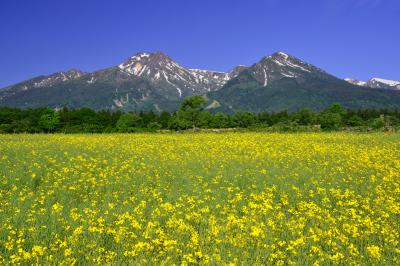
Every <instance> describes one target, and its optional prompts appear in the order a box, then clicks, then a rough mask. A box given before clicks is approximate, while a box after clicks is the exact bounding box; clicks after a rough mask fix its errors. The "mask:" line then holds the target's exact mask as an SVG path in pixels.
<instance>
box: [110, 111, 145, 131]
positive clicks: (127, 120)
mask: <svg viewBox="0 0 400 266" xmlns="http://www.w3.org/2000/svg"><path fill="white" fill-rule="evenodd" d="M140 122H141V118H140V116H138V115H137V114H134V113H126V114H123V115H121V116H120V118H119V120H118V122H117V124H116V127H117V130H118V131H119V132H132V131H134V128H135V127H138V126H139V125H140Z"/></svg>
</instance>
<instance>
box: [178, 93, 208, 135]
mask: <svg viewBox="0 0 400 266" xmlns="http://www.w3.org/2000/svg"><path fill="white" fill-rule="evenodd" d="M205 103H206V100H205V99H204V97H202V96H191V97H189V98H186V99H184V100H183V101H182V103H181V105H180V107H179V110H178V119H180V120H184V121H185V122H186V123H180V124H187V123H190V125H191V127H192V128H193V130H194V129H195V128H196V127H198V126H199V124H200V119H199V117H200V113H201V111H202V110H203V108H204V104H205Z"/></svg>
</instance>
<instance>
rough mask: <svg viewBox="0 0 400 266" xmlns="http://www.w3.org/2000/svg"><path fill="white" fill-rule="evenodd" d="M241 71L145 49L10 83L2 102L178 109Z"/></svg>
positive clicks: (135, 108) (125, 108)
mask: <svg viewBox="0 0 400 266" xmlns="http://www.w3.org/2000/svg"><path fill="white" fill-rule="evenodd" d="M236 73H237V68H235V69H234V70H233V72H232V73H223V72H215V71H207V70H198V69H187V68H184V67H182V66H181V65H179V64H178V63H176V62H175V61H173V60H172V59H171V58H170V57H168V56H167V55H165V54H163V53H161V52H155V53H144V52H142V53H138V54H136V55H135V56H132V57H130V58H128V59H127V60H126V61H125V62H123V63H121V64H120V65H118V66H116V67H111V68H107V69H104V70H99V71H96V72H93V73H84V72H81V71H78V70H71V71H68V72H59V73H55V74H52V75H50V76H40V77H37V78H34V79H31V80H28V81H24V82H21V83H19V84H16V85H13V86H10V87H7V88H5V89H4V90H2V91H0V105H5V106H16V107H39V106H49V107H62V106H68V107H71V108H79V107H91V108H95V109H120V108H121V109H124V110H146V109H147V110H150V109H151V110H156V111H161V110H170V111H172V110H175V109H176V108H177V106H178V105H179V102H180V100H181V99H182V98H184V97H187V96H191V95H204V94H206V93H207V92H210V91H215V90H218V89H219V88H221V87H222V86H223V85H224V84H225V83H226V82H227V81H228V80H229V79H230V78H232V77H234V76H235V75H237V74H236Z"/></svg>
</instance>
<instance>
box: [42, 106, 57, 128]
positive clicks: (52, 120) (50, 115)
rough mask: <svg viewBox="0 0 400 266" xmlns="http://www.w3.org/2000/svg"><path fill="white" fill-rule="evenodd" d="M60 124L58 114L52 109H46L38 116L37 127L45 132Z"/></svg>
mask: <svg viewBox="0 0 400 266" xmlns="http://www.w3.org/2000/svg"><path fill="white" fill-rule="evenodd" d="M59 124H60V114H59V113H58V112H55V111H53V110H46V112H45V113H44V114H42V115H41V116H40V120H39V127H40V128H41V129H43V130H44V131H45V132H53V131H54V130H55V129H56V128H57V126H58V125H59Z"/></svg>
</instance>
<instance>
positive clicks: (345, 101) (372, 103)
mask: <svg viewBox="0 0 400 266" xmlns="http://www.w3.org/2000/svg"><path fill="white" fill-rule="evenodd" d="M208 95H209V98H211V99H212V100H215V101H217V102H218V103H219V107H218V108H215V110H214V111H225V112H234V111H239V110H245V111H254V112H260V111H282V110H288V111H295V110H297V109H299V108H305V107H307V108H311V109H314V110H321V109H324V108H326V107H328V106H329V105H331V104H333V103H336V102H338V103H341V104H342V105H343V106H345V107H347V108H353V109H358V108H384V107H387V108H391V107H397V108H398V107H400V94H399V93H397V92H395V91H389V90H381V89H372V88H366V87H360V86H356V85H353V84H350V83H348V82H346V81H344V80H341V79H338V78H336V77H334V76H332V75H330V74H328V73H326V72H325V71H323V70H321V69H319V68H317V67H315V66H313V65H310V64H308V63H305V62H302V61H301V60H299V59H297V58H295V57H293V56H290V55H288V54H286V53H283V52H278V53H275V54H273V55H271V56H267V57H264V58H263V59H261V60H260V61H259V62H258V63H256V64H254V65H253V66H251V67H250V68H248V69H247V70H244V71H242V72H241V73H240V74H239V75H238V76H237V77H236V78H233V79H231V80H230V81H229V82H227V84H225V85H224V86H223V87H222V88H221V89H220V90H218V91H216V92H212V93H209V94H208Z"/></svg>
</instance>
